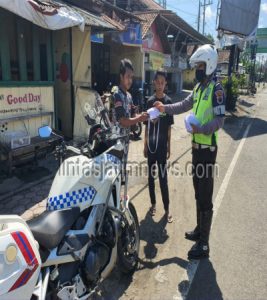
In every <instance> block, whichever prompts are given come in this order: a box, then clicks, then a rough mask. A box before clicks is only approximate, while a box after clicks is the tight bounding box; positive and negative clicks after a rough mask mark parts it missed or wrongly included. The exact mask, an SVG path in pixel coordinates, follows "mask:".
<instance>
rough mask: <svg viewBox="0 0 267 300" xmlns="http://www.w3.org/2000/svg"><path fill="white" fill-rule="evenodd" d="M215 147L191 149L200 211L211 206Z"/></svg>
mask: <svg viewBox="0 0 267 300" xmlns="http://www.w3.org/2000/svg"><path fill="white" fill-rule="evenodd" d="M216 156H217V147H216V148H215V150H214V151H211V150H210V149H209V148H208V149H194V148H193V149H192V164H193V167H192V174H193V184H194V189H195V198H196V204H197V209H198V210H200V211H201V212H204V211H211V210H212V208H213V204H212V194H213V185H214V176H215V162H216Z"/></svg>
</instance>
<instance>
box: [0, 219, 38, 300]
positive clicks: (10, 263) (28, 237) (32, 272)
mask: <svg viewBox="0 0 267 300" xmlns="http://www.w3.org/2000/svg"><path fill="white" fill-rule="evenodd" d="M40 268H41V258H40V254H39V250H38V244H37V242H36V241H35V239H34V237H33V235H32V233H31V231H30V229H29V227H28V225H27V224H26V222H25V221H24V220H23V219H22V218H21V217H19V216H13V215H10V216H8V215H7V216H0V286H1V289H0V299H1V300H7V299H8V300H13V299H14V300H17V299H22V300H24V299H25V300H26V299H27V300H28V299H30V298H31V296H32V294H33V291H34V288H35V285H36V282H37V280H38V276H39V273H40Z"/></svg>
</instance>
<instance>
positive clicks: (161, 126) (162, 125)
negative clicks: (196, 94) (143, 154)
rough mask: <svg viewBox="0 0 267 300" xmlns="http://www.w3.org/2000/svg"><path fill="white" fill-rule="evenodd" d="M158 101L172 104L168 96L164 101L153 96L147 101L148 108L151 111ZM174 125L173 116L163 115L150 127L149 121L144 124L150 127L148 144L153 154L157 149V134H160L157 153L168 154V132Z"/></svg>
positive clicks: (151, 123) (151, 122)
mask: <svg viewBox="0 0 267 300" xmlns="http://www.w3.org/2000/svg"><path fill="white" fill-rule="evenodd" d="M156 101H161V102H162V103H163V104H172V101H171V99H170V98H169V97H168V96H167V95H165V96H164V98H162V99H158V98H157V97H156V95H153V96H151V97H150V98H149V99H148V101H147V108H148V109H149V108H151V107H153V104H154V103H155V102H156ZM173 123H174V121H173V116H170V115H168V114H161V115H160V117H159V118H158V119H157V120H156V121H155V122H153V121H150V125H149V126H148V121H146V122H144V124H146V125H147V126H148V127H150V128H149V133H148V142H149V147H150V150H151V151H152V152H154V151H155V149H156V144H157V134H159V137H158V147H157V153H166V152H167V145H168V130H169V127H170V126H171V125H172V124H173ZM158 131H159V132H158ZM149 152H150V151H148V153H149Z"/></svg>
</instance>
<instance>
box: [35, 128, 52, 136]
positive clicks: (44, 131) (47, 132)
mask: <svg viewBox="0 0 267 300" xmlns="http://www.w3.org/2000/svg"><path fill="white" fill-rule="evenodd" d="M38 133H39V136H40V137H41V138H48V137H50V136H51V133H52V129H51V128H50V127H49V126H43V127H40V128H39V129H38Z"/></svg>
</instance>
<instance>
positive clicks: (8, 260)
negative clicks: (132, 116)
mask: <svg viewBox="0 0 267 300" xmlns="http://www.w3.org/2000/svg"><path fill="white" fill-rule="evenodd" d="M93 110H94V111H95V112H96V113H94V114H90V113H89V114H87V115H86V120H87V122H88V125H89V127H90V131H89V137H88V142H87V143H86V144H85V145H83V146H81V147H80V148H77V147H74V146H69V145H67V144H66V143H65V142H64V140H63V139H62V143H61V145H60V147H58V148H57V155H58V157H59V158H60V159H61V161H62V163H61V165H60V168H59V170H58V172H57V174H56V176H55V179H54V181H53V183H52V186H51V190H50V192H49V195H48V198H47V209H46V211H45V212H44V213H43V214H41V215H40V216H38V217H36V218H35V219H32V220H30V221H28V222H25V221H24V220H23V219H22V218H21V217H19V216H14V215H12V216H11V215H2V216H0V299H1V300H12V299H14V300H15V299H16V300H17V299H22V300H29V299H37V300H43V299H64V300H65V299H77V300H78V299H79V300H82V299H88V297H90V296H91V295H92V294H93V293H94V291H95V289H96V288H97V287H98V285H99V284H100V282H101V281H103V280H104V279H105V278H107V276H108V275H109V274H110V272H111V271H112V270H113V269H114V267H115V266H116V265H118V266H119V268H120V269H121V270H122V271H123V272H125V273H129V272H133V271H134V270H135V267H136V266H137V262H138V253H139V245H140V232H139V223H138V218H137V214H136V210H135V208H134V205H133V204H132V203H131V202H130V201H129V197H128V196H127V173H126V171H125V165H126V161H127V153H128V151H127V148H128V140H129V139H128V137H127V136H122V135H121V133H120V130H119V128H117V127H116V126H114V125H113V126H112V125H110V121H109V119H108V116H107V113H106V110H105V108H104V106H103V105H102V104H101V101H96V105H95V107H94V108H93ZM96 114H98V115H100V120H101V122H97V121H96V120H97V118H94V117H92V115H96ZM103 120H105V121H103ZM107 125H108V126H107ZM39 134H40V136H41V137H43V138H46V137H49V136H50V135H51V134H53V132H52V130H51V129H50V128H49V127H47V126H45V127H42V128H40V129H39ZM68 151H70V152H72V153H73V154H74V155H73V156H71V157H69V158H66V159H65V160H64V157H65V154H66V152H68ZM122 184H124V189H123V188H122ZM121 193H122V196H121Z"/></svg>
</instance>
